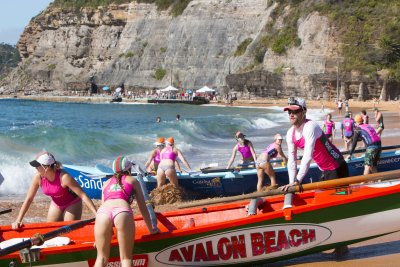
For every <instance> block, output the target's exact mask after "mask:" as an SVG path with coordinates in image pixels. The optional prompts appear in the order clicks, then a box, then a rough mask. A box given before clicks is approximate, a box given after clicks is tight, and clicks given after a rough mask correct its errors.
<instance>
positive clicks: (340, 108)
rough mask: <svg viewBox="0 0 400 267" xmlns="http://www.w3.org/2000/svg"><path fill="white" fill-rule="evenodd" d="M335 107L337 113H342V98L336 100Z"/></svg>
mask: <svg viewBox="0 0 400 267" xmlns="http://www.w3.org/2000/svg"><path fill="white" fill-rule="evenodd" d="M337 108H338V112H339V115H342V108H343V102H342V99H339V101H338V102H337Z"/></svg>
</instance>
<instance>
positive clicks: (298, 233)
mask: <svg viewBox="0 0 400 267" xmlns="http://www.w3.org/2000/svg"><path fill="white" fill-rule="evenodd" d="M330 235H331V231H330V230H329V229H327V228H325V227H323V226H319V225H301V224H287V225H276V226H266V227H256V228H247V229H243V230H239V231H232V232H225V233H221V234H217V235H211V236H207V237H204V238H200V239H195V240H192V241H189V242H184V243H181V244H177V245H175V246H172V247H169V248H167V249H165V250H163V251H161V252H160V253H159V254H157V255H156V260H157V261H158V262H160V263H163V264H168V265H169V264H171V265H176V264H178V265H180V266H191V265H196V264H197V263H209V264H213V265H220V264H221V265H223V264H227V263H238V262H244V261H246V262H249V261H256V260H260V259H268V258H274V257H279V256H282V255H286V254H291V253H295V252H299V251H303V250H306V249H309V248H312V247H315V246H317V245H319V244H320V243H321V242H324V241H325V240H327V239H328V238H329V237H330Z"/></svg>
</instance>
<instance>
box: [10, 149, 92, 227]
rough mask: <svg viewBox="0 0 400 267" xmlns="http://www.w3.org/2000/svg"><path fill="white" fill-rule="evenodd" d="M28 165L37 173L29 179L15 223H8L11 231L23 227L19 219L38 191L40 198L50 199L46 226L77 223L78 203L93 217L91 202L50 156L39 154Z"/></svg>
mask: <svg viewBox="0 0 400 267" xmlns="http://www.w3.org/2000/svg"><path fill="white" fill-rule="evenodd" d="M29 164H30V165H31V166H32V167H35V168H36V170H37V173H36V174H35V176H34V177H33V180H32V182H31V185H30V187H29V189H28V193H27V195H26V198H25V200H24V203H23V204H22V207H21V209H20V210H19V213H18V216H17V219H16V220H15V222H13V223H12V228H13V229H18V228H20V227H21V226H22V225H23V223H22V219H23V218H24V216H25V213H26V212H27V211H28V209H29V207H30V205H31V204H32V201H33V199H34V198H35V196H36V193H37V191H38V189H39V187H41V188H42V192H43V194H45V195H47V196H49V197H50V198H51V203H50V207H49V211H48V213H47V222H59V221H73V220H80V219H81V216H82V200H83V202H85V204H86V206H87V207H88V208H89V209H90V210H91V211H92V212H93V214H96V207H95V206H94V204H93V202H92V200H91V199H90V198H89V197H88V196H87V195H86V193H85V192H84V191H83V189H82V188H81V187H80V185H79V184H78V183H77V182H76V181H75V179H74V178H72V177H71V175H69V174H68V173H67V172H65V171H64V170H62V169H61V163H59V162H57V161H56V160H55V158H54V156H53V155H52V154H50V153H49V152H42V153H40V154H39V155H37V156H36V158H35V160H32V161H31V162H29Z"/></svg>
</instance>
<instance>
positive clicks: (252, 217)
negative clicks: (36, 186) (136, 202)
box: [0, 171, 400, 267]
mask: <svg viewBox="0 0 400 267" xmlns="http://www.w3.org/2000/svg"><path fill="white" fill-rule="evenodd" d="M399 177H400V171H389V172H386V173H377V174H371V175H365V176H355V177H351V178H343V179H337V180H331V181H326V182H317V183H312V184H306V185H304V186H303V187H304V188H303V189H304V190H305V191H306V192H304V193H298V194H295V197H294V201H293V204H294V205H293V207H292V208H288V209H285V210H282V206H283V199H284V196H282V195H281V192H279V190H278V191H276V190H275V191H271V192H263V193H262V194H264V196H263V197H259V198H258V199H257V209H256V211H255V212H254V213H253V214H249V208H248V204H249V200H241V201H239V202H234V203H227V204H222V205H215V206H206V205H202V203H197V204H196V203H191V204H194V205H196V206H197V207H192V208H183V209H181V210H175V211H170V212H164V213H156V214H155V215H156V218H157V227H158V228H159V230H160V233H159V234H155V235H150V234H149V232H148V229H147V228H146V226H145V223H144V221H143V218H142V217H141V216H135V224H136V232H135V248H134V256H133V258H132V261H133V265H134V266H148V267H153V266H154V267H155V266H157V267H158V266H249V265H256V264H264V263H269V262H275V261H279V260H283V259H288V258H294V257H299V256H302V255H306V254H311V253H315V252H319V251H325V250H328V249H332V248H335V247H338V246H343V245H348V244H352V243H357V242H361V241H364V240H367V239H371V238H375V237H379V236H382V235H386V234H390V233H393V232H397V231H400V224H399V223H398V218H399V216H400V201H399V197H400V180H399ZM378 181H379V182H378ZM349 184H351V185H349ZM299 190H300V188H299V187H298V186H297V187H291V188H290V192H297V191H299ZM307 190H313V191H307ZM259 194H261V193H259ZM276 194H278V195H276ZM267 195H270V197H268V198H267V197H265V196H267ZM249 197H252V196H249ZM244 198H247V197H244ZM221 201H223V202H226V201H229V199H221ZM252 201H253V200H251V201H250V202H252ZM382 218H385V220H382ZM93 228H94V224H93V220H88V221H81V222H57V223H33V224H26V225H25V226H24V227H23V228H22V229H21V230H18V231H15V230H12V229H11V227H10V226H2V227H0V233H1V240H2V241H3V242H1V243H0V247H1V250H0V266H30V264H32V265H34V266H43V267H44V266H59V265H58V264H60V266H61V264H62V266H74V267H91V266H93V264H94V261H95V258H96V249H95V248H94V246H93V244H94V237H93V230H94V229H93ZM49 233H51V234H49ZM56 233H60V235H61V236H57V237H56ZM38 236H39V237H40V238H39V237H38ZM41 237H52V238H53V239H50V240H47V239H46V238H41ZM23 238H25V241H24V240H23ZM26 239H28V241H26ZM37 240H39V241H46V240H47V241H46V242H48V243H47V245H41V246H37V247H31V246H32V244H36V245H40V243H41V242H37ZM24 242H25V243H24ZM38 243H39V244H38ZM21 244H22V245H21ZM114 264H115V265H114ZM118 264H119V252H118V241H117V238H116V235H115V231H114V235H113V237H112V241H111V257H110V261H109V264H108V265H107V266H119V265H118Z"/></svg>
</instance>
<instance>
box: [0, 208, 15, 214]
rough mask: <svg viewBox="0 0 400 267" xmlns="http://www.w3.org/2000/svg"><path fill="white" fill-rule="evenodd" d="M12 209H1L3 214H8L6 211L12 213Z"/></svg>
mask: <svg viewBox="0 0 400 267" xmlns="http://www.w3.org/2000/svg"><path fill="white" fill-rule="evenodd" d="M11 211H12V209H6V210H2V211H0V215H1V214H6V213H10V212H11Z"/></svg>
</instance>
